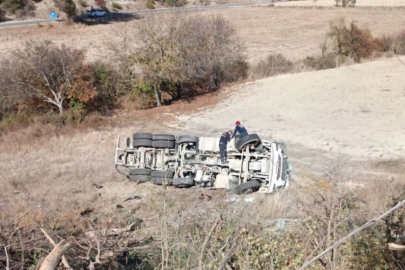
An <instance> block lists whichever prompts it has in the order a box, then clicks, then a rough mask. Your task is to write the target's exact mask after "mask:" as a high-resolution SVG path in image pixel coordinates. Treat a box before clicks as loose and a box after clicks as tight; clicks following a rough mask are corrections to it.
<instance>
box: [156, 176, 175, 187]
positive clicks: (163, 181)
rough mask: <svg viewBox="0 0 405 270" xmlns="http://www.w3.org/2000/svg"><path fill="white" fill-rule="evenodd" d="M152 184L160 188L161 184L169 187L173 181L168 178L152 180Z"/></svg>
mask: <svg viewBox="0 0 405 270" xmlns="http://www.w3.org/2000/svg"><path fill="white" fill-rule="evenodd" d="M152 183H153V184H155V185H159V186H162V185H163V184H164V185H166V186H171V185H172V184H173V180H172V179H169V178H152Z"/></svg>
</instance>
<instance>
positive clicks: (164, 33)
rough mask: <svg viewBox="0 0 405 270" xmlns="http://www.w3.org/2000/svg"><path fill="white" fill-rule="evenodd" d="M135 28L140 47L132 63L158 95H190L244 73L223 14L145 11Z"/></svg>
mask: <svg viewBox="0 0 405 270" xmlns="http://www.w3.org/2000/svg"><path fill="white" fill-rule="evenodd" d="M137 26H138V27H139V29H138V30H139V31H138V36H139V37H140V39H141V42H142V46H141V47H139V48H136V49H135V50H136V51H135V63H133V64H134V67H135V66H136V67H138V66H139V65H140V67H141V71H140V74H139V75H140V77H141V78H142V80H143V83H144V84H147V85H150V86H152V88H153V91H154V93H155V96H156V100H157V105H158V106H160V105H161V95H162V94H163V93H166V94H168V95H170V96H171V98H172V99H178V98H190V97H193V96H195V95H198V94H201V93H205V92H209V91H213V90H216V89H218V88H219V87H220V85H221V83H222V82H232V81H235V80H237V79H239V78H241V77H244V76H246V73H247V68H248V66H247V64H246V61H245V59H244V56H243V48H242V47H241V45H240V44H239V43H238V41H237V38H236V35H235V29H234V28H233V27H232V26H231V25H230V24H229V22H228V21H226V20H225V19H223V18H222V17H211V16H202V15H196V14H185V13H171V14H150V15H148V16H147V17H146V18H145V19H144V21H143V23H142V24H138V25H137Z"/></svg>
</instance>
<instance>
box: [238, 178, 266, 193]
mask: <svg viewBox="0 0 405 270" xmlns="http://www.w3.org/2000/svg"><path fill="white" fill-rule="evenodd" d="M261 186H262V185H261V184H260V183H259V182H258V181H256V180H250V181H247V182H245V183H242V184H240V185H238V186H237V187H236V189H235V190H236V194H243V193H245V192H246V191H248V190H257V189H259V188H260V187H261Z"/></svg>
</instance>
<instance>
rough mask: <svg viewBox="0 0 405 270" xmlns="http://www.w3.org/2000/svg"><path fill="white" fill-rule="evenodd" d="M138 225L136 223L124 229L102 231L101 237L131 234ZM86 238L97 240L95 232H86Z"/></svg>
mask: <svg viewBox="0 0 405 270" xmlns="http://www.w3.org/2000/svg"><path fill="white" fill-rule="evenodd" d="M137 225H138V223H137V222H133V223H131V224H130V225H129V226H127V227H126V228H116V229H104V230H102V231H101V235H103V236H107V237H108V236H118V235H120V234H121V233H125V232H132V231H133V230H135V227H136V226H137ZM85 234H86V236H87V237H88V238H97V236H96V235H97V232H96V231H88V232H86V233H85Z"/></svg>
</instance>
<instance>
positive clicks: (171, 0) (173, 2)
mask: <svg viewBox="0 0 405 270" xmlns="http://www.w3.org/2000/svg"><path fill="white" fill-rule="evenodd" d="M165 4H166V5H167V6H169V7H182V6H184V5H185V4H187V0H166V1H165Z"/></svg>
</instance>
